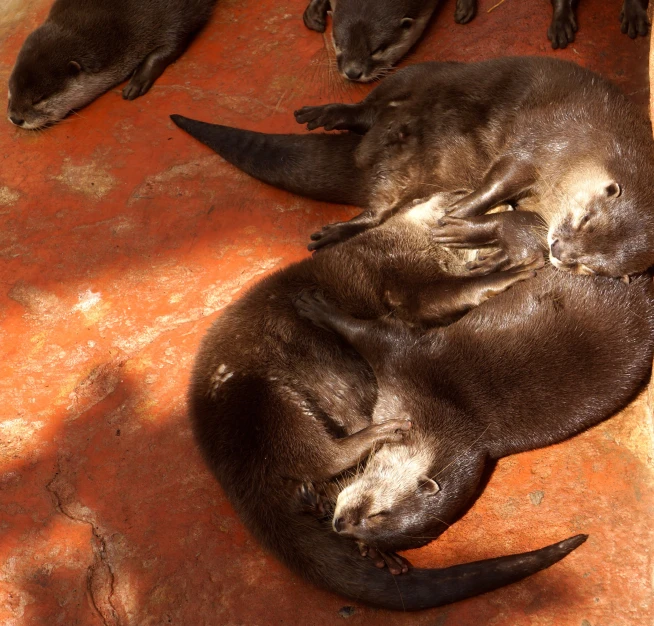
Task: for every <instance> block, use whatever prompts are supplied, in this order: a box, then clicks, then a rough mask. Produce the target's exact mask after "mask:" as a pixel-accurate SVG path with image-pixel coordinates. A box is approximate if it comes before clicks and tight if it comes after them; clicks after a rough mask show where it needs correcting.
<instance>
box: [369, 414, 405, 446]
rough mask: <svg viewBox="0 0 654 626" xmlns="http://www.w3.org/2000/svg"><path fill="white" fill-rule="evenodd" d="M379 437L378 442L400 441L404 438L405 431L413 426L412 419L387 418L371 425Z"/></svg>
mask: <svg viewBox="0 0 654 626" xmlns="http://www.w3.org/2000/svg"><path fill="white" fill-rule="evenodd" d="M369 428H370V429H371V430H372V431H373V432H374V435H375V437H376V439H377V443H399V442H400V441H402V440H403V439H404V433H406V432H407V431H408V430H410V428H411V420H408V419H395V420H386V421H385V422H381V423H379V424H373V425H372V426H370V427H369Z"/></svg>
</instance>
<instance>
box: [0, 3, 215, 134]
mask: <svg viewBox="0 0 654 626" xmlns="http://www.w3.org/2000/svg"><path fill="white" fill-rule="evenodd" d="M215 1H216V0H56V1H55V3H54V5H53V6H52V9H51V10H50V14H49V15H48V19H47V20H46V21H45V23H44V24H42V25H41V26H39V28H37V29H36V30H35V31H34V32H33V33H31V34H30V35H29V36H28V38H27V39H26V41H25V43H24V44H23V47H22V48H21V50H20V52H19V54H18V59H17V60H16V65H15V67H14V69H13V72H12V73H11V76H10V78H9V105H8V117H9V120H10V121H11V122H12V123H13V124H15V125H16V126H21V127H22V128H26V129H34V128H40V127H42V126H45V125H47V124H50V123H53V122H57V121H59V120H61V119H62V118H64V117H65V116H66V115H67V114H68V113H70V111H73V110H75V109H79V108H81V107H83V106H85V105H87V104H88V103H89V102H91V101H92V100H95V98H97V97H98V96H99V95H100V94H102V93H104V92H105V91H107V89H110V88H111V87H113V86H114V85H117V84H118V83H120V82H121V81H123V80H125V79H126V78H129V77H130V76H131V78H130V81H129V83H128V85H127V86H126V87H125V89H124V91H123V97H124V98H126V99H127V100H133V99H134V98H137V97H138V96H142V95H143V94H145V93H146V92H147V91H148V90H149V89H150V87H151V86H152V84H153V83H154V81H155V80H157V78H159V76H161V74H162V73H163V71H164V70H165V69H166V67H167V66H168V65H170V64H171V63H172V62H173V61H175V60H176V59H177V58H178V57H179V56H180V55H181V54H182V53H183V52H184V50H185V49H186V47H187V45H188V43H189V41H190V40H191V39H192V37H193V36H194V35H195V34H196V33H197V32H198V31H199V30H200V29H201V28H202V27H203V26H204V25H205V24H206V22H207V20H208V19H209V17H210V15H211V11H212V9H213V5H214V4H215Z"/></svg>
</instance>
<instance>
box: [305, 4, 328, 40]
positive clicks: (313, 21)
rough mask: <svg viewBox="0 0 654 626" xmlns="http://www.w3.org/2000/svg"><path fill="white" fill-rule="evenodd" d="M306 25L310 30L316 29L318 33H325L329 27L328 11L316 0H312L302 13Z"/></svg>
mask: <svg viewBox="0 0 654 626" xmlns="http://www.w3.org/2000/svg"><path fill="white" fill-rule="evenodd" d="M302 20H303V21H304V25H305V26H306V27H307V28H308V29H309V30H315V31H316V32H317V33H324V32H325V30H326V29H327V13H326V12H325V11H323V10H321V8H320V7H319V6H316V3H315V2H311V3H310V4H309V6H308V7H307V8H306V10H305V11H304V15H302Z"/></svg>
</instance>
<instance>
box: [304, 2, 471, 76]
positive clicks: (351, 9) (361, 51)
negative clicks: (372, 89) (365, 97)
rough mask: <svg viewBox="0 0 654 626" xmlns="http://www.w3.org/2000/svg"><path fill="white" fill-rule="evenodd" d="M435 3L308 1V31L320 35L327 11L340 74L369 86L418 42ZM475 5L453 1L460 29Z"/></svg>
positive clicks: (455, 17)
mask: <svg viewBox="0 0 654 626" xmlns="http://www.w3.org/2000/svg"><path fill="white" fill-rule="evenodd" d="M437 4H438V0H310V2H309V6H308V7H307V8H306V10H305V12H304V16H303V18H304V23H305V25H306V26H307V28H310V29H311V30H315V31H318V32H319V33H323V32H325V29H326V27H327V12H328V11H329V10H330V9H331V11H332V20H333V27H332V41H333V43H334V50H335V52H336V61H337V63H338V70H339V72H340V73H341V74H342V75H343V76H344V77H345V78H348V79H350V80H355V81H360V82H369V81H371V80H374V79H375V78H377V77H379V76H381V75H383V74H385V73H386V72H387V71H388V70H389V69H390V68H391V67H392V66H393V65H395V64H396V63H397V62H398V61H399V60H400V59H401V58H402V57H403V56H404V55H405V54H406V53H407V52H408V51H409V50H410V49H411V47H412V46H413V45H414V44H415V43H416V41H418V39H419V38H420V36H421V35H422V33H423V31H424V30H425V27H426V26H427V24H428V22H429V19H430V18H431V16H432V14H433V12H434V9H435V8H436V5H437ZM475 8H476V2H475V0H457V3H456V13H455V16H454V19H455V20H456V21H457V22H460V23H462V24H463V23H465V22H468V21H470V20H471V19H472V18H473V17H474V14H475Z"/></svg>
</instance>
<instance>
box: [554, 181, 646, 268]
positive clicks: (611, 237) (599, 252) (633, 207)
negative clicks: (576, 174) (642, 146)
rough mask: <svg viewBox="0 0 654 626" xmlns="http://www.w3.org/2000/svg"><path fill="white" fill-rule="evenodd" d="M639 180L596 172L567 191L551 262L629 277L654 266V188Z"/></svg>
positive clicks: (558, 213) (559, 217)
mask: <svg viewBox="0 0 654 626" xmlns="http://www.w3.org/2000/svg"><path fill="white" fill-rule="evenodd" d="M652 187H653V185H652V181H650V180H647V181H642V182H641V183H639V182H637V181H636V180H635V176H634V175H629V176H624V177H618V176H610V175H609V174H608V173H607V172H606V171H591V172H589V173H588V175H587V176H586V177H585V178H583V179H577V180H576V181H572V182H571V184H570V185H569V186H568V185H566V186H565V187H564V198H565V201H564V202H563V203H562V206H561V207H560V212H557V215H556V217H555V219H553V220H551V222H550V224H551V225H550V229H549V232H548V235H547V240H548V244H549V251H550V261H551V262H552V265H554V266H555V267H556V268H558V269H560V270H563V271H567V272H573V273H578V274H599V275H602V276H611V277H619V276H628V275H630V274H635V273H638V272H643V271H645V270H646V269H647V268H648V267H650V266H651V265H652V264H653V263H654V189H653V188H652Z"/></svg>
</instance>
